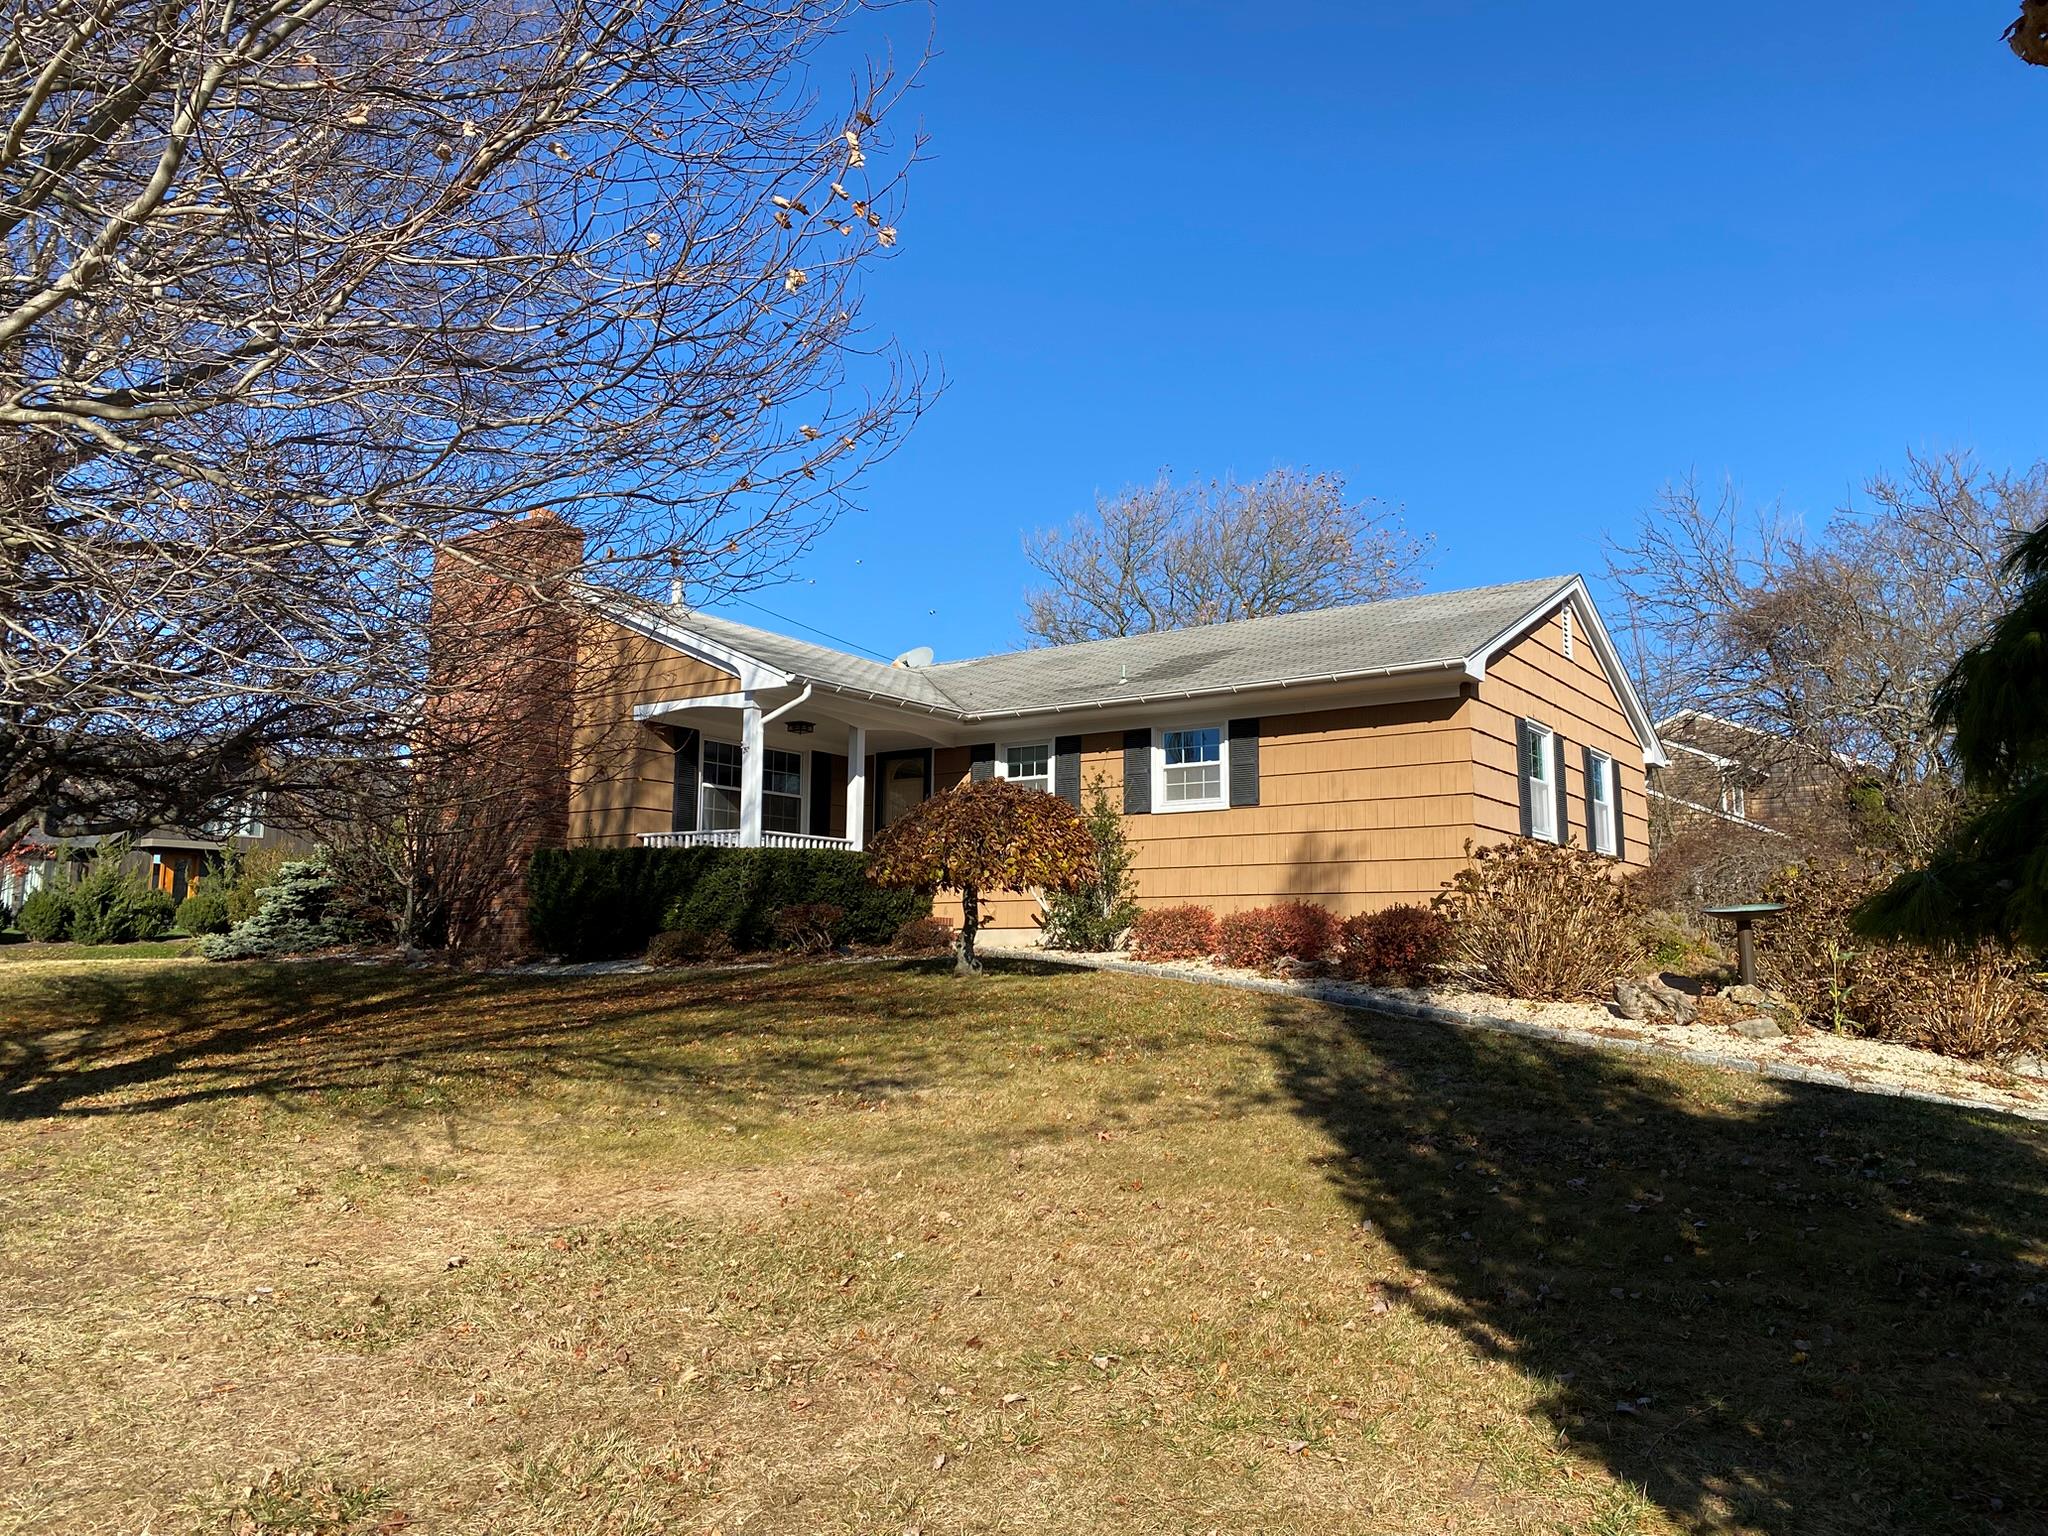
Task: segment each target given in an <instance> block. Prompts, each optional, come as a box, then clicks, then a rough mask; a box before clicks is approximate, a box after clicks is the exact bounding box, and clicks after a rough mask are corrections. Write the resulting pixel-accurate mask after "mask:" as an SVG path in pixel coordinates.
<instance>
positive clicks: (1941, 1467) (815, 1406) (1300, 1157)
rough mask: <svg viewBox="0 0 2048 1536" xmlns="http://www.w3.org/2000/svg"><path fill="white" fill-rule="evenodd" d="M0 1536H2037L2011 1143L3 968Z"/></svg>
mask: <svg viewBox="0 0 2048 1536" xmlns="http://www.w3.org/2000/svg"><path fill="white" fill-rule="evenodd" d="M0 1021H4V1023H0V1234H4V1239H0V1531H21V1532H28V1531H35V1532H44V1531H92V1532H101V1533H103V1532H143V1531H148V1532H151V1533H157V1536H162V1533H181V1532H188V1531H191V1532H210V1533H211V1532H218V1533H223V1536H226V1533H234V1536H270V1533H282V1532H287V1531H292V1532H314V1533H321V1536H329V1533H337V1532H362V1533H368V1532H392V1531H397V1530H401V1529H409V1530H418V1531H434V1532H442V1531H451V1532H475V1533H483V1532H491V1533H540V1532H549V1533H554V1532H563V1533H585V1532H593V1533H594V1532H616V1533H633V1532H656V1531H661V1532H690V1531H712V1530H716V1531H720V1532H738V1531H749V1532H752V1531H764V1532H765V1531H773V1532H799V1531H801V1532H812V1531H825V1532H839V1531H846V1532H854V1531H873V1532H890V1533H902V1532H906V1531H918V1532H922V1533H924V1536H937V1533H940V1532H979V1531H997V1530H1004V1531H1030V1532H1041V1531H1057V1532H1080V1533H1095V1532H1110V1531H1118V1532H1122V1531H1163V1532H1189V1533H1200V1532H1210V1531H1217V1532H1248V1531H1273V1532H1279V1531H1303V1532H1366V1531H1370V1532H1414V1533H1418V1536H1420V1533H1431V1536H1436V1533H1442V1532H1452V1531H1455V1532H1461V1533H1486V1532H1544V1533H1559V1532H1571V1533H1579V1532H1592V1533H1621V1532H1669V1531H1696V1530H1705V1531H1768V1532H1799V1533H1812V1532H1817V1533H1832V1532H1845V1533H1846V1532H1872V1531H1914V1532H1944V1531H1956V1532H1963V1531H1987V1532H2012V1531H2038V1530H2044V1529H2048V1454H2044V1451H2043V1444H2042V1436H2041V1430H2042V1425H2043V1423H2044V1421H2048V1413H2044V1405H2043V1402H2042V1396H2043V1385H2044V1378H2048V1219H2044V1218H2048V1131H2044V1128H2042V1127H2040V1126H2036V1125H2031V1124H2025V1123H2020V1122H2015V1121H2008V1120H2003V1119H1999V1118H1997V1117H1995V1116H1990V1115H1975V1114H1969V1113H1962V1112H1957V1111H1953V1110H1949V1109H1944V1108H1939V1107H1935V1106H1929V1105H1918V1104H1905V1103H1899V1102H1895V1101H1893V1102H1888V1101H1884V1100H1879V1099H1873V1098H1860V1097H1855V1096H1850V1095H1845V1094H1840V1093H1836V1092H1832V1091H1828V1090H1821V1089H1803V1088H1799V1087H1796V1086H1792V1085H1784V1084H1772V1083H1765V1082H1760V1081H1758V1080H1755V1079H1748V1078H1741V1077H1736V1076H1731V1075H1724V1074H1719V1073H1716V1072H1712V1071H1709V1070H1706V1069H1701V1068H1692V1067H1687V1066H1682V1065H1678V1064H1672V1063H1663V1062H1653V1061H1646V1060H1642V1059H1638V1058H1633V1057H1628V1056H1622V1055H1607V1054H1593V1053H1586V1052H1581V1051H1575V1050H1569V1049H1563V1048H1556V1047H1547V1046H1545V1045H1542V1044H1540V1043H1536V1042H1530V1041H1524V1040H1519V1039H1514V1038H1508V1037H1496V1036H1486V1035H1470V1034H1460V1033H1456V1032H1452V1031H1448V1030H1444V1029H1441V1028H1437V1027H1432V1026H1422V1025H1415V1024H1408V1023H1401V1022H1395V1021H1391V1020H1386V1019H1380V1018H1376V1017H1373V1016H1369V1015H1363V1014H1355V1013H1346V1012H1342V1011H1339V1010H1336V1009H1331V1008H1326V1007H1321V1006H1317V1005H1313V1004H1309V1003H1304V1002H1299V1001H1295V1000H1289V999H1278V998H1270V997H1264V996H1258V995H1253V994H1247V993H1238V992H1229V991H1223V990H1212V989H1205V988H1197V987H1192V986H1187V985H1184V984H1178V983H1172V982H1166V981H1154V980H1148V979H1140V978H1129V977H1118V976H1110V975H1103V974H1093V973H1084V972H1065V971H1063V972H1058V973H1050V974H1048V973H1040V972H1038V971H1037V970H1035V969H1033V968H1029V967H1019V966H1014V965H1013V966H1011V967H1009V968H1006V969H995V970H992V971H991V974H989V975H988V976H987V977H985V978H983V979H982V980H981V981H979V982H972V983H961V982H958V981H955V980H954V979H953V978H951V977H950V976H946V975H943V974H939V973H938V972H937V971H935V970H926V969H919V968H916V967H899V966H896V965H894V964H889V963H875V964H863V965H840V966H829V967H814V968H796V969H781V970H765V971H754V972H737V973H733V972H728V973H723V974H719V975H707V976H697V977H687V976H676V975H668V976H601V977H588V976H585V977H519V978H508V977H502V976H497V977H493V976H480V975H457V974H449V973H426V972H403V971H393V970H381V969H375V968H368V967H332V968H320V967H310V966H293V967H280V968H273V969H265V968H253V967H236V968H228V967H208V966H204V965H201V964H197V963H194V962H189V961H186V962H178V961H170V962H157V963H151V962H137V963H133V964H122V965H111V966H110V965H103V964H100V965H96V964H92V963H86V962H80V963H75V964H58V963H51V964H44V965H37V966H19V967H13V966H8V967H0Z"/></svg>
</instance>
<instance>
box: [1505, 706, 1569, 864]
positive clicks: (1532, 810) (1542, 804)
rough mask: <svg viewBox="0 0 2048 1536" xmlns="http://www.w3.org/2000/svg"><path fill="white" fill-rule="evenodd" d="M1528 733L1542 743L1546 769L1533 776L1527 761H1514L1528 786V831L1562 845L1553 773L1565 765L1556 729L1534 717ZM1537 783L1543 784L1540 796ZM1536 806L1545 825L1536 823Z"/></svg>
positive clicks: (1532, 834) (1562, 835) (1562, 837)
mask: <svg viewBox="0 0 2048 1536" xmlns="http://www.w3.org/2000/svg"><path fill="white" fill-rule="evenodd" d="M1529 734H1530V735H1531V736H1533V737H1534V738H1536V739H1537V740H1538V741H1540V742H1541V743H1542V744H1543V748H1542V750H1543V762H1544V765H1545V768H1546V769H1547V770H1548V776H1547V777H1545V778H1541V779H1532V778H1530V777H1529V765H1528V764H1527V763H1517V764H1516V765H1515V767H1516V770H1517V772H1518V775H1519V776H1520V778H1521V779H1522V780H1523V782H1525V783H1526V784H1528V786H1529V835H1530V836H1531V837H1532V838H1534V839H1535V840H1536V841H1537V842H1539V843H1556V844H1558V845H1559V846H1560V847H1562V846H1563V844H1564V828H1562V827H1560V826H1559V825H1558V824H1557V778H1556V775H1557V774H1558V772H1559V771H1560V770H1561V769H1562V768H1563V766H1564V765H1563V764H1562V763H1560V762H1559V761H1558V760H1557V732H1555V731H1553V730H1552V729H1551V728H1550V727H1549V726H1547V725H1539V724H1537V723H1536V722H1535V721H1534V720H1531V721H1530V722H1529ZM1538 784H1541V785H1542V786H1543V793H1542V795H1541V796H1538V795H1537V793H1536V786H1537V785H1538ZM1539 810H1540V813H1541V815H1542V816H1543V817H1546V818H1548V820H1549V823H1550V825H1549V826H1548V827H1544V826H1541V825H1539V823H1538V813H1539Z"/></svg>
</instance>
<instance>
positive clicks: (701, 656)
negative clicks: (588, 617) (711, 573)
mask: <svg viewBox="0 0 2048 1536" xmlns="http://www.w3.org/2000/svg"><path fill="white" fill-rule="evenodd" d="M597 603H598V606H599V607H600V608H601V609H602V610H603V611H604V614H605V617H606V618H608V619H610V620H612V621H613V622H614V623H616V624H620V625H623V626H624V627H625V628H627V629H630V630H632V631H633V633H634V634H636V635H643V636H645V637H646V638H647V639H649V640H658V641H660V642H661V643H662V644H663V645H666V646H670V647H672V648H673V649H675V650H678V651H681V652H682V653H683V654H684V655H685V656H688V657H689V658H691V659H692V660H693V661H701V662H703V663H704V664H705V665H706V666H707V667H716V668H717V669H718V670H719V671H721V672H730V673H731V674H732V675H733V677H734V678H735V679H737V680H738V682H739V685H740V691H742V692H744V693H756V692H759V691H760V690H761V689H763V688H785V687H787V686H789V684H790V683H792V682H794V681H795V679H794V678H792V677H791V676H790V674H789V673H787V672H784V671H783V670H782V669H781V668H779V667H771V666H769V665H768V664H767V663H766V662H764V661H758V660H756V659H755V658H754V657H752V656H748V655H746V654H744V653H743V652H740V651H736V650H734V649H733V648H732V647H731V646H729V645H721V644H720V643H719V642H718V641H716V640H712V639H710V638H708V637H707V636H704V635H700V634H697V633H696V632H695V631H693V630H690V629H688V628H686V627H685V626H683V625H681V624H677V623H676V622H675V621H674V620H672V619H661V618H656V617H654V616H653V615H651V614H648V613H645V612H643V611H641V610H639V609H636V608H633V607H630V606H628V605H627V604H625V603H620V602H610V601H606V600H605V599H604V597H603V596H601V595H600V596H599V597H598V598H597Z"/></svg>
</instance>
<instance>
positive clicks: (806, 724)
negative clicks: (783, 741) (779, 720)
mask: <svg viewBox="0 0 2048 1536" xmlns="http://www.w3.org/2000/svg"><path fill="white" fill-rule="evenodd" d="M785 724H786V726H787V729H788V731H789V734H790V735H792V736H808V735H810V734H811V732H813V731H815V730H816V729H817V728H818V723H817V722H816V721H815V720H790V721H787V722H785Z"/></svg>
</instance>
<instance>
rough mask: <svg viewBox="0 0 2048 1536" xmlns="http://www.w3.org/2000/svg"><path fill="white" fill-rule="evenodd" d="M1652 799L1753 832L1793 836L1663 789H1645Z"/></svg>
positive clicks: (1785, 836)
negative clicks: (1666, 792) (1668, 792)
mask: <svg viewBox="0 0 2048 1536" xmlns="http://www.w3.org/2000/svg"><path fill="white" fill-rule="evenodd" d="M1643 793H1644V794H1646V795H1648V796H1649V797H1650V798H1651V799H1652V800H1662V801H1663V802H1664V803H1665V804H1666V805H1677V806H1683V807H1684V808H1685V809H1686V810H1688V811H1698V812H1699V813H1700V814H1701V815H1702V816H1711V817H1713V818H1714V819H1715V820H1716V821H1725V822H1727V823H1728V824H1729V825H1730V826H1732V827H1745V828H1747V829H1748V830H1749V831H1751V832H1767V833H1769V834H1770V835H1771V836H1772V837H1784V838H1789V837H1791V835H1792V834H1791V833H1790V832H1780V831H1779V830H1778V829H1777V828H1776V827H1767V826H1765V825H1764V824H1763V823H1762V822H1760V821H1751V820H1750V819H1749V818H1748V817H1747V816H1737V815H1736V814H1735V813H1734V812H1732V811H1717V810H1715V809H1714V808H1713V807H1712V806H1711V805H1701V804H1700V803H1699V801H1697V800H1682V799H1680V798H1679V797H1678V796H1677V795H1667V794H1665V793H1664V791H1663V790H1661V789H1646V790H1644V791H1643Z"/></svg>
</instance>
